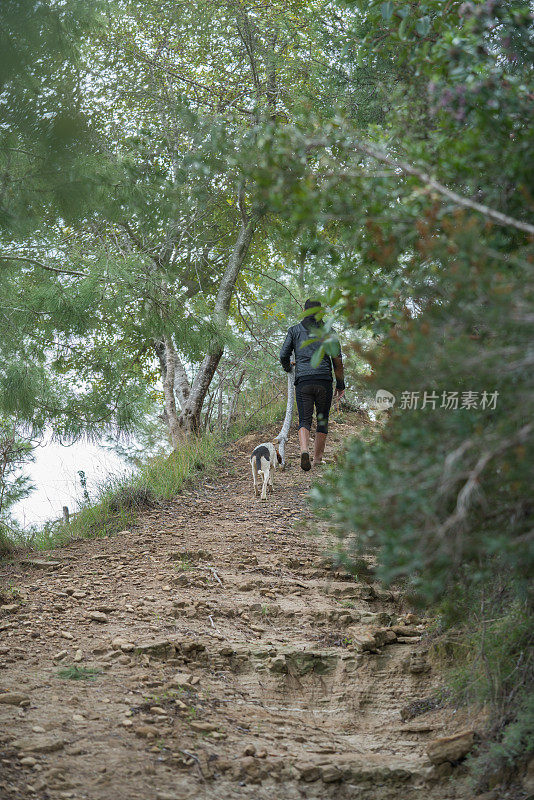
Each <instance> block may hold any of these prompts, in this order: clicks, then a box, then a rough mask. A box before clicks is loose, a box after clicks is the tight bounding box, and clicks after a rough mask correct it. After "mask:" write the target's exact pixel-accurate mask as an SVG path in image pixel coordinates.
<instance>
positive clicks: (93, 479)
mask: <svg viewBox="0 0 534 800" xmlns="http://www.w3.org/2000/svg"><path fill="white" fill-rule="evenodd" d="M80 469H81V470H84V472H85V475H86V478H87V490H88V492H89V495H90V496H91V498H92V499H93V498H94V497H95V494H96V487H97V485H98V484H100V483H103V482H104V481H105V479H106V477H108V476H109V475H110V474H114V473H120V472H123V471H124V470H125V465H124V462H123V461H122V460H121V459H120V458H119V457H118V456H117V455H116V454H115V453H113V452H112V451H110V450H108V449H105V448H103V447H100V446H98V445H96V444H90V443H89V442H76V443H75V444H73V445H70V446H69V447H63V446H62V445H60V444H58V443H57V442H50V441H48V442H46V443H45V444H44V445H43V446H41V447H38V448H37V449H36V450H35V462H34V463H33V464H29V465H28V467H27V469H26V470H25V472H26V473H27V474H29V476H30V478H31V480H32V482H33V484H34V485H35V486H36V489H35V491H33V492H32V493H31V494H30V496H29V497H27V498H26V499H25V500H21V501H20V503H17V505H16V506H14V507H13V509H12V511H13V516H14V517H15V518H16V519H17V520H18V521H19V522H20V523H21V524H22V525H23V526H25V527H26V526H28V525H33V524H36V523H42V522H46V521H47V520H50V519H58V518H59V517H61V515H62V508H63V506H68V507H69V510H70V511H71V512H72V511H75V510H76V504H77V501H79V500H80V499H81V496H82V489H81V486H80V478H79V476H78V474H77V473H78V470H80Z"/></svg>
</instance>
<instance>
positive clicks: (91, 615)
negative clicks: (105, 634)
mask: <svg viewBox="0 0 534 800" xmlns="http://www.w3.org/2000/svg"><path fill="white" fill-rule="evenodd" d="M87 617H88V619H91V620H93V622H109V619H108V617H107V615H106V614H104V612H103V611H88V612H87Z"/></svg>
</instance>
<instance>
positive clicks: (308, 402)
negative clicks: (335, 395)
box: [295, 382, 332, 433]
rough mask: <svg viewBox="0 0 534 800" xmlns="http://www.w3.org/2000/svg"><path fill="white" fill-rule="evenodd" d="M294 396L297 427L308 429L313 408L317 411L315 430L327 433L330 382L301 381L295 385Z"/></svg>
mask: <svg viewBox="0 0 534 800" xmlns="http://www.w3.org/2000/svg"><path fill="white" fill-rule="evenodd" d="M295 397H296V399H297V408H298V411H299V428H307V429H308V430H310V428H311V424H312V418H313V408H314V406H315V411H316V413H317V432H318V433H328V415H329V413H330V406H331V405H332V384H331V383H329V382H323V383H303V384H297V386H295Z"/></svg>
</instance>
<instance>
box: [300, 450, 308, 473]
mask: <svg viewBox="0 0 534 800" xmlns="http://www.w3.org/2000/svg"><path fill="white" fill-rule="evenodd" d="M300 468H301V469H303V470H304V472H309V471H310V469H311V463H310V454H309V453H301V454H300Z"/></svg>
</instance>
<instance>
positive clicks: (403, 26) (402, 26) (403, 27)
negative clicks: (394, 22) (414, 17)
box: [399, 17, 408, 42]
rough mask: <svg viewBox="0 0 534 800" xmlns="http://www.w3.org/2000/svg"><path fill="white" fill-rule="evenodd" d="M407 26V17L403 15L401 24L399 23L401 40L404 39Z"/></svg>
mask: <svg viewBox="0 0 534 800" xmlns="http://www.w3.org/2000/svg"><path fill="white" fill-rule="evenodd" d="M407 27H408V17H404V19H403V20H402V22H401V24H400V25H399V39H400V40H401V41H403V42H405V41H406V39H407V36H406V29H407Z"/></svg>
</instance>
